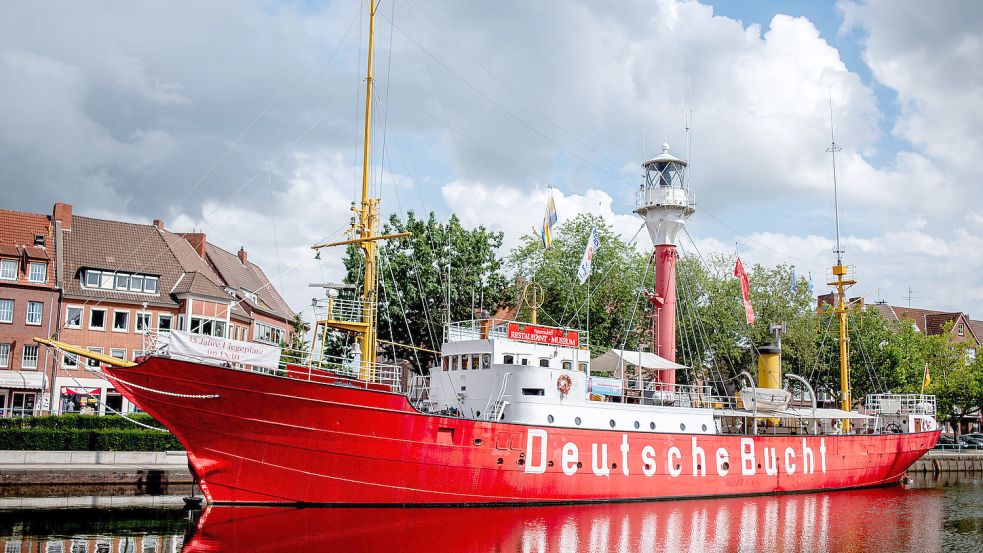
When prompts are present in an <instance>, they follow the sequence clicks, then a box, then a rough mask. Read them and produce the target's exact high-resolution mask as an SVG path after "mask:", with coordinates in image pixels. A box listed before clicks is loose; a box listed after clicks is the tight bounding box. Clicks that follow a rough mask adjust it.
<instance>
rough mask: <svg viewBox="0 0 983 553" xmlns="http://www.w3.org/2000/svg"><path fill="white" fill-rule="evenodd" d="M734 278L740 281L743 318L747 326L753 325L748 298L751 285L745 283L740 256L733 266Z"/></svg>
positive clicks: (745, 276)
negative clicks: (742, 298)
mask: <svg viewBox="0 0 983 553" xmlns="http://www.w3.org/2000/svg"><path fill="white" fill-rule="evenodd" d="M734 276H736V277H737V278H739V279H740V280H741V295H742V296H744V317H745V318H746V319H747V324H749V325H753V324H754V309H752V308H751V298H750V297H748V293H749V292H750V291H751V285H750V284H749V283H748V281H747V272H745V271H744V265H743V264H742V263H741V258H740V256H738V257H737V264H736V265H734Z"/></svg>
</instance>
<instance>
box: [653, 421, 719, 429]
mask: <svg viewBox="0 0 983 553" xmlns="http://www.w3.org/2000/svg"><path fill="white" fill-rule="evenodd" d="M641 427H642V425H641V424H639V423H638V421H635V430H638V429H639V428H641ZM704 430H706V428H705V427H704Z"/></svg>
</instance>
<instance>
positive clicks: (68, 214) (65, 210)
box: [52, 202, 72, 230]
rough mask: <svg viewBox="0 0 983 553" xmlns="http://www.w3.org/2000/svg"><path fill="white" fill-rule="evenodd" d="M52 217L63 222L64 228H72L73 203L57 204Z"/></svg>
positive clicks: (62, 226) (62, 227)
mask: <svg viewBox="0 0 983 553" xmlns="http://www.w3.org/2000/svg"><path fill="white" fill-rule="evenodd" d="M52 219H54V220H55V221H58V222H60V223H61V229H62V230H72V204H63V203H61V202H58V203H56V204H55V210H54V214H53V215H52Z"/></svg>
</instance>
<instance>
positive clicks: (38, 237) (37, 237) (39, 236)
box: [34, 234, 44, 248]
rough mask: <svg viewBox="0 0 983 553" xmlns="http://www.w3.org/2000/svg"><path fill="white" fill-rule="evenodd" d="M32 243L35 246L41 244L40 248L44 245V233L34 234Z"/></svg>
mask: <svg viewBox="0 0 983 553" xmlns="http://www.w3.org/2000/svg"><path fill="white" fill-rule="evenodd" d="M34 245H35V246H41V247H42V248H43V247H44V235H43V234H35V235H34Z"/></svg>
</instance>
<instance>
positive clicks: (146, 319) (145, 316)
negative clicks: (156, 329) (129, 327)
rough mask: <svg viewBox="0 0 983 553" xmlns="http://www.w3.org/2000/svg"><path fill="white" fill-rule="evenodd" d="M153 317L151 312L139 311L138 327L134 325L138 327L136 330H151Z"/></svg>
mask: <svg viewBox="0 0 983 553" xmlns="http://www.w3.org/2000/svg"><path fill="white" fill-rule="evenodd" d="M152 318H153V315H152V314H150V313H137V320H136V327H134V328H136V331H137V332H143V331H144V330H149V329H150V327H151V324H150V321H151V320H152Z"/></svg>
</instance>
